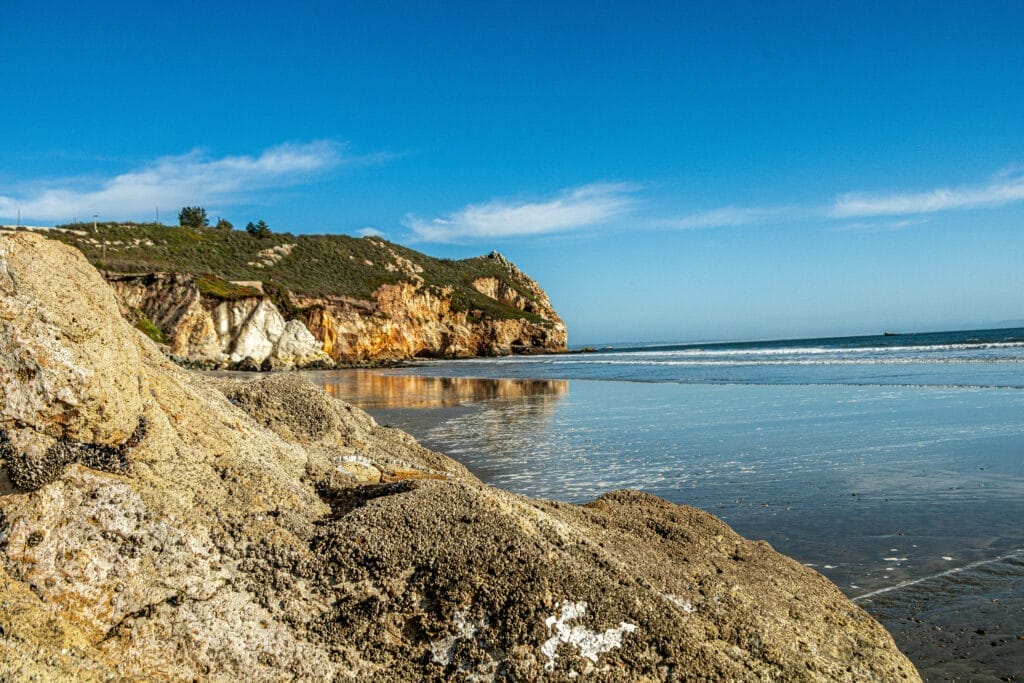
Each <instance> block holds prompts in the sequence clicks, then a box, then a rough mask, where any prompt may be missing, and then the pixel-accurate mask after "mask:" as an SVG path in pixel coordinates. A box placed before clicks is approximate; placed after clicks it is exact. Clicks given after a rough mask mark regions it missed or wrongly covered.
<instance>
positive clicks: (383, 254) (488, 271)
mask: <svg viewBox="0 0 1024 683" xmlns="http://www.w3.org/2000/svg"><path fill="white" fill-rule="evenodd" d="M57 227H58V228H59V229H57V230H53V231H48V232H47V236H48V237H52V238H54V239H58V240H60V241H62V242H66V243H68V244H71V245H73V246H75V247H78V248H79V249H80V250H81V251H82V253H83V254H85V256H86V258H87V259H89V261H90V262H91V263H92V264H93V265H95V266H96V267H97V268H99V269H101V270H108V271H112V272H119V273H148V272H160V271H162V272H176V273H191V274H193V275H196V276H197V277H201V278H203V280H201V282H203V283H205V284H206V285H208V286H207V287H206V290H204V293H205V294H208V295H210V296H214V297H217V298H227V299H231V298H237V297H238V296H246V295H250V294H251V293H252V290H250V289H249V288H248V287H240V286H236V285H231V284H230V283H229V282H225V281H256V280H258V281H261V282H263V283H264V287H265V289H266V291H268V293H273V292H294V293H295V294H299V295H304V296H307V297H311V298H321V297H330V296H344V297H352V298H355V299H372V296H373V292H374V291H375V290H376V289H377V288H378V287H380V286H381V285H384V284H391V283H397V282H403V281H406V282H407V281H410V280H412V279H413V278H412V276H411V275H410V274H409V273H408V272H407V270H408V264H402V263H400V262H398V261H399V259H396V256H397V257H399V258H400V259H406V260H407V261H408V262H410V263H411V264H414V265H415V266H418V267H419V268H421V269H422V271H419V270H417V271H416V275H418V276H419V277H422V278H423V284H424V286H426V287H434V288H438V289H440V288H445V287H450V288H451V289H452V295H451V296H452V306H453V307H454V308H455V309H457V310H463V311H467V312H469V313H470V315H471V316H474V317H476V316H477V315H487V316H490V317H493V318H499V319H504V318H526V319H529V320H531V321H533V322H539V323H545V322H549V321H547V320H545V319H544V318H542V317H541V316H539V315H537V314H535V313H532V312H528V311H521V310H519V309H517V308H514V307H512V306H507V305H505V304H503V303H500V302H498V301H495V300H494V299H492V298H490V297H487V296H485V295H483V294H481V293H480V292H478V291H476V289H474V288H473V286H472V282H473V281H474V280H476V279H477V278H483V277H493V278H497V279H498V280H500V281H502V282H504V283H506V284H507V285H509V286H510V287H511V288H512V289H514V290H515V291H516V292H518V293H519V294H520V295H522V296H523V297H524V298H525V299H526V300H528V301H531V302H536V301H537V297H536V295H535V294H534V293H533V292H531V291H530V290H529V288H527V287H525V286H523V284H522V283H521V282H519V281H517V279H516V278H515V277H513V276H512V275H511V273H510V272H509V270H508V269H507V268H506V266H505V264H504V263H503V262H502V260H501V259H499V258H492V257H489V256H479V257H476V258H470V259H464V260H458V261H456V260H449V259H437V258H433V257H431V256H427V255H426V254H423V253H420V252H418V251H414V250H412V249H409V248H407V247H403V246H401V245H398V244H394V243H392V242H388V241H386V240H384V239H381V238H378V237H363V238H355V237H350V236H348V235H292V234H290V233H286V232H282V233H278V232H274V233H270V234H268V235H266V236H264V237H262V238H260V239H256V238H254V237H253V236H252V235H250V234H248V233H246V232H244V231H240V230H238V231H236V230H223V229H222V230H215V229H211V228H202V227H198V228H192V227H177V226H175V227H171V226H166V225H161V224H157V223H99V224H98V225H96V226H95V229H94V227H93V224H92V223H71V224H67V225H60V226H57ZM207 290H208V291H207Z"/></svg>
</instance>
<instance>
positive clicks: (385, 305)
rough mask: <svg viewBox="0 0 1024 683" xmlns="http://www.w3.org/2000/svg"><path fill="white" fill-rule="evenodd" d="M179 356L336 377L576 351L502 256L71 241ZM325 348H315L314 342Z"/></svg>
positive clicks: (356, 245)
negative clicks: (373, 366)
mask: <svg viewBox="0 0 1024 683" xmlns="http://www.w3.org/2000/svg"><path fill="white" fill-rule="evenodd" d="M50 236H52V237H54V238H56V239H60V240H62V241H64V242H67V243H70V244H73V245H74V246H76V247H78V248H79V249H81V250H82V251H83V253H84V254H85V255H86V257H87V258H89V259H90V261H92V262H93V263H94V264H95V265H97V266H98V267H99V268H100V269H101V270H102V271H103V273H104V274H105V276H106V278H107V280H108V281H109V282H110V283H111V285H112V286H113V287H114V290H115V291H116V292H117V294H118V297H119V300H120V303H121V308H122V312H123V313H124V315H125V316H126V317H127V318H128V319H129V320H131V321H132V322H133V323H135V324H136V326H138V327H139V328H140V329H142V330H144V331H146V332H147V333H148V334H149V335H150V337H151V338H153V339H154V340H155V341H157V342H160V343H164V344H166V345H167V351H168V353H169V354H171V355H172V356H174V357H175V358H177V359H180V360H182V361H184V362H186V363H188V364H192V365H196V366H202V367H232V368H242V369H261V368H262V369H275V368H282V367H326V366H329V365H330V364H332V363H341V364H359V363H381V362H390V361H400V360H406V359H411V358H418V357H431V358H467V357H473V356H500V355H509V354H515V353H544V352H551V351H564V350H565V349H566V341H567V333H566V327H565V324H564V323H563V322H562V319H561V318H560V317H559V315H558V314H557V313H556V312H555V310H554V307H553V306H552V305H551V301H550V300H549V299H548V296H547V294H546V293H545V292H544V290H543V289H542V288H541V287H540V285H538V284H537V283H536V282H535V281H533V280H532V279H531V278H530V277H528V276H527V275H525V274H524V273H523V272H522V271H520V270H519V268H517V267H516V266H515V265H514V264H512V263H511V262H509V261H508V260H507V259H505V258H504V257H503V256H502V255H501V254H498V253H497V252H493V253H491V254H489V255H487V256H481V257H478V258H475V259H467V260H465V261H445V260H440V259H434V258H432V257H429V256H427V255H425V254H420V253H418V252H415V251H412V250H410V249H406V248H404V247H401V246H399V245H395V244H391V243H389V242H386V241H384V240H381V239H376V238H363V239H358V240H357V239H353V238H350V237H346V236H312V237H311V236H292V235H277V236H274V239H273V240H269V242H273V241H274V240H276V241H277V242H278V243H276V244H273V243H268V240H260V239H254V238H252V237H250V236H248V235H245V234H240V233H238V234H235V233H222V232H219V231H214V230H209V229H199V230H193V229H188V228H168V227H164V226H137V225H118V224H110V225H105V226H100V227H99V228H98V229H97V232H91V231H87V230H77V229H60V230H55V231H53V232H52V233H50ZM314 342H315V343H314Z"/></svg>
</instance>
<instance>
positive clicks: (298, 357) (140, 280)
mask: <svg viewBox="0 0 1024 683" xmlns="http://www.w3.org/2000/svg"><path fill="white" fill-rule="evenodd" d="M107 279H108V281H109V282H110V285H111V286H112V287H113V289H114V291H115V292H116V293H117V295H118V298H119V300H120V302H121V308H122V312H123V313H124V314H125V316H126V317H127V318H129V319H130V320H131V319H136V320H137V319H139V318H140V317H141V318H144V319H146V320H148V321H150V322H151V323H152V324H153V325H154V326H155V327H156V328H157V329H158V330H159V331H161V332H163V333H164V334H165V335H166V337H167V339H166V341H167V346H168V352H169V353H170V354H171V355H172V356H174V357H177V358H180V359H182V360H184V361H185V362H186V363H189V364H194V365H198V366H206V367H232V368H243V369H252V370H259V369H261V368H267V369H270V368H274V369H278V368H282V369H283V368H293V367H295V368H308V367H315V368H320V367H332V366H333V365H334V362H333V361H332V360H331V358H330V356H328V355H327V354H326V353H325V352H324V351H323V347H322V345H321V344H320V342H319V341H318V340H317V339H316V338H315V337H313V335H312V334H311V333H310V332H309V330H308V329H307V328H306V326H305V325H303V324H302V322H301V321H299V320H289V321H287V322H285V319H284V317H283V316H282V315H281V313H280V311H279V310H278V308H277V306H275V305H274V303H273V301H272V300H271V299H270V298H269V297H268V296H265V295H263V294H262V288H261V287H260V288H258V287H255V286H254V284H259V283H237V285H236V289H235V290H233V291H232V292H231V296H230V297H226V298H225V297H218V296H213V295H210V294H203V293H202V292H201V290H200V288H199V287H198V286H197V282H196V278H194V277H193V276H191V275H184V274H180V273H149V274H145V275H121V274H113V273H108V274H107ZM227 284H232V283H227ZM239 291H241V292H242V294H241V295H240V294H239ZM246 292H248V293H249V295H248V296H246V295H245V293H246Z"/></svg>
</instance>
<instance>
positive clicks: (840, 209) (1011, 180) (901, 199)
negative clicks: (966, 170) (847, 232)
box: [829, 171, 1024, 218]
mask: <svg viewBox="0 0 1024 683" xmlns="http://www.w3.org/2000/svg"><path fill="white" fill-rule="evenodd" d="M1019 201H1024V175H1021V174H1020V173H1019V171H1017V172H1015V171H1008V172H1004V173H1000V174H997V175H996V176H994V177H993V178H992V179H991V180H990V181H989V182H987V183H985V184H982V185H962V186H960V187H953V188H938V189H935V190H929V191H927V192H907V193H891V194H865V193H847V194H844V195H840V196H839V197H838V198H837V199H836V200H835V202H834V203H833V205H832V207H831V210H830V211H829V216H830V217H831V218H868V217H872V216H904V215H908V214H922V213H938V212H941V211H954V210H964V209H984V208H994V207H999V206H1005V205H1006V204H1011V203H1013V202H1019Z"/></svg>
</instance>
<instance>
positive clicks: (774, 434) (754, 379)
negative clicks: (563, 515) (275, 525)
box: [309, 329, 1024, 680]
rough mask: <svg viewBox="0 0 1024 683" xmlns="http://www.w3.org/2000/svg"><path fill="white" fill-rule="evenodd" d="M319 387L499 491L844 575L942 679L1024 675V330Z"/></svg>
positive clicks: (517, 365) (708, 351) (841, 583)
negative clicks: (640, 517) (634, 493)
mask: <svg viewBox="0 0 1024 683" xmlns="http://www.w3.org/2000/svg"><path fill="white" fill-rule="evenodd" d="M309 374H310V377H311V378H312V379H314V380H315V381H318V382H319V383H320V384H322V385H323V386H325V388H327V389H328V391H330V392H331V393H332V394H334V395H335V396H337V397H339V398H342V399H344V400H347V401H350V402H352V403H354V404H356V405H359V406H360V407H363V408H364V409H367V410H368V411H369V412H370V413H371V414H373V415H374V416H375V417H377V419H378V420H379V421H381V422H384V423H390V424H393V425H394V426H397V427H401V428H403V429H405V430H407V431H409V432H411V433H412V434H413V435H414V436H416V437H417V438H418V439H419V440H420V441H421V442H422V443H424V444H425V445H426V446H428V447H430V448H433V449H435V450H439V451H442V452H444V453H447V454H449V455H451V456H452V457H454V458H456V459H458V460H459V461H461V462H462V463H464V464H465V465H466V466H467V467H469V469H470V470H472V471H473V472H474V473H475V474H476V475H477V476H479V477H480V478H481V479H482V480H483V481H485V482H486V483H488V484H492V485H494V486H498V487H501V488H504V489H507V490H510V491H514V492H517V493H523V494H526V495H530V496H536V497H542V498H550V499H556V500H563V501H568V502H585V501H588V500H592V499H593V498H595V497H597V496H598V495H600V494H601V493H604V492H606V491H609V490H613V489H617V488H637V489H643V490H645V491H649V492H651V493H654V494H656V495H658V496H661V497H663V498H666V499H668V500H670V501H672V502H675V503H680V504H686V505H693V506H695V507H699V508H702V509H705V510H707V511H709V512H712V513H713V514H715V515H717V516H718V517H720V518H722V519H723V520H725V521H726V522H727V523H729V524H730V525H731V526H732V527H733V528H734V529H735V530H736V531H737V532H739V533H741V534H743V535H744V536H746V537H748V538H754V539H763V540H766V541H768V542H769V543H771V544H772V546H773V547H775V549H776V550H779V551H780V552H783V553H785V554H787V555H789V556H791V557H793V558H795V559H797V560H798V561H800V562H802V563H804V564H806V565H808V566H810V567H813V568H814V569H815V570H817V571H819V572H821V573H822V574H824V575H825V576H827V577H828V578H829V579H831V580H832V581H833V582H834V583H835V584H836V585H837V586H838V587H839V588H840V589H841V590H843V591H844V592H845V593H846V594H847V595H848V596H849V597H851V598H852V599H854V600H855V601H856V602H858V604H860V605H861V606H862V607H864V608H865V609H867V610H868V611H869V612H871V613H872V614H874V615H875V616H876V617H878V618H879V619H880V620H881V621H882V622H883V623H884V624H885V625H886V626H887V627H888V628H889V629H890V631H891V632H892V633H893V634H894V637H895V638H896V640H897V644H899V645H900V646H901V647H902V648H903V649H904V651H905V652H907V654H908V655H910V656H911V659H912V660H914V661H915V664H917V665H918V667H919V668H920V669H921V670H922V672H923V673H924V674H925V676H926V679H928V680H947V679H957V678H959V679H962V680H974V679H977V678H982V679H985V678H989V677H992V678H994V679H999V678H1000V677H1004V676H1006V675H1009V676H1014V675H1017V676H1019V675H1020V674H1021V672H1024V329H1005V330H972V331H961V332H942V333H928V334H894V335H879V336H865V337H843V338H829V339H803V340H784V341H759V342H735V343H705V344H647V345H617V346H612V347H605V348H600V349H598V350H597V351H596V352H593V353H576V354H565V355H548V356H518V357H509V358H495V359H475V360H466V361H423V362H417V363H415V364H413V365H411V366H408V367H402V368H396V369H390V370H380V371H352V370H343V371H331V372H318V373H309ZM1004 669H1005V671H1004ZM1009 680H1013V679H1009Z"/></svg>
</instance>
